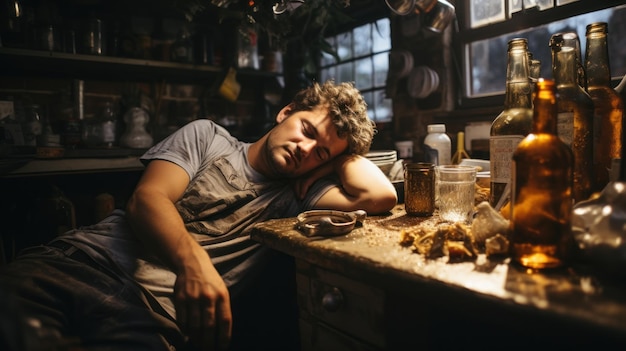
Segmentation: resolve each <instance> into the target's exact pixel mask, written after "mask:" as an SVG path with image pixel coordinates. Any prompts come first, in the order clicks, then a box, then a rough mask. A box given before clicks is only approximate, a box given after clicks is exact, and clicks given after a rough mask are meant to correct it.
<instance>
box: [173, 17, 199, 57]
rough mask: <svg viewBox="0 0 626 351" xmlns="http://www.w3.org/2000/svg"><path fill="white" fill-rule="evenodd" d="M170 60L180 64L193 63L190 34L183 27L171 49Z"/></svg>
mask: <svg viewBox="0 0 626 351" xmlns="http://www.w3.org/2000/svg"><path fill="white" fill-rule="evenodd" d="M170 58H171V60H172V61H175V62H181V63H193V61H194V53H193V40H192V36H191V32H190V31H189V29H188V28H187V27H186V26H183V27H182V28H181V30H180V31H179V32H178V35H177V36H176V40H175V41H174V43H173V44H172V47H171V55H170Z"/></svg>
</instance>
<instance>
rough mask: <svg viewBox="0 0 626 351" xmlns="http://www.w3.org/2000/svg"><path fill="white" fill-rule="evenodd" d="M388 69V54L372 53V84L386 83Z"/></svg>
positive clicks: (380, 84) (380, 85) (382, 85)
mask: <svg viewBox="0 0 626 351" xmlns="http://www.w3.org/2000/svg"><path fill="white" fill-rule="evenodd" d="M388 70H389V54H388V53H386V52H385V53H382V54H377V55H374V86H375V87H384V86H385V84H386V83H387V82H386V80H387V71H388Z"/></svg>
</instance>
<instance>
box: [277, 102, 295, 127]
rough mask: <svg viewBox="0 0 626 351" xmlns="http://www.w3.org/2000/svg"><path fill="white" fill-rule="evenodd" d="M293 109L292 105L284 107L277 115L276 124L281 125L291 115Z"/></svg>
mask: <svg viewBox="0 0 626 351" xmlns="http://www.w3.org/2000/svg"><path fill="white" fill-rule="evenodd" d="M291 109H292V106H291V104H289V105H287V106H285V107H283V108H282V109H281V110H280V111H279V112H278V114H277V115H276V123H281V122H282V121H284V120H285V118H287V117H289V116H290V115H291Z"/></svg>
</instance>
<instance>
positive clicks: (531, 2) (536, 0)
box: [524, 0, 554, 10]
mask: <svg viewBox="0 0 626 351" xmlns="http://www.w3.org/2000/svg"><path fill="white" fill-rule="evenodd" d="M535 6H536V7H539V10H545V9H549V8H552V7H554V0H524V8H525V9H530V8H533V7H535Z"/></svg>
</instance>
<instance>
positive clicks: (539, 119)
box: [532, 85, 558, 135]
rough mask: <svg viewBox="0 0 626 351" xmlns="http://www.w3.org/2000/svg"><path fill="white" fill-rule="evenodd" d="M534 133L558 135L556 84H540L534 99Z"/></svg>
mask: <svg viewBox="0 0 626 351" xmlns="http://www.w3.org/2000/svg"><path fill="white" fill-rule="evenodd" d="M533 106H534V107H533V129H532V130H533V131H532V132H533V133H535V134H539V133H547V134H554V135H557V113H558V109H557V104H556V93H555V91H554V85H546V86H542V85H538V88H537V92H536V95H535V100H534V101H533Z"/></svg>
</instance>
